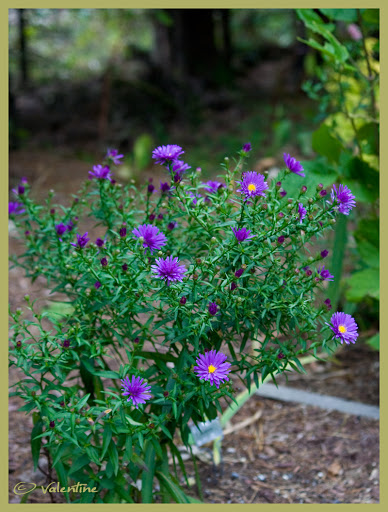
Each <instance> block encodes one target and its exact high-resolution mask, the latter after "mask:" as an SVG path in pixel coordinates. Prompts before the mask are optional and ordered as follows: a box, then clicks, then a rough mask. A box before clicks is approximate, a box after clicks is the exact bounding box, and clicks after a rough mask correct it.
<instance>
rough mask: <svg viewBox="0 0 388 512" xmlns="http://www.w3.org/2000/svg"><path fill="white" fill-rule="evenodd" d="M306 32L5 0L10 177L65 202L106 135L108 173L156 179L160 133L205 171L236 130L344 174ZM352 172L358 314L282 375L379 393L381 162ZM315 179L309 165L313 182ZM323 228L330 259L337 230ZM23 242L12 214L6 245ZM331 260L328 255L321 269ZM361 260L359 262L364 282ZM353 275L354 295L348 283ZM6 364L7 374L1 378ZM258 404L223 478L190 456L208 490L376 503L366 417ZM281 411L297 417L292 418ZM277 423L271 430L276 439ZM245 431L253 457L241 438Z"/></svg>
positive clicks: (19, 461) (211, 18)
mask: <svg viewBox="0 0 388 512" xmlns="http://www.w3.org/2000/svg"><path fill="white" fill-rule="evenodd" d="M321 11H330V10H329V9H326V10H320V11H315V13H316V14H317V15H318V16H319V17H320V19H321V20H322V21H323V22H324V23H326V24H330V23H331V24H333V25H335V33H336V35H337V37H338V38H339V39H340V40H341V41H343V42H344V44H347V45H348V48H350V49H351V48H352V46H351V45H352V44H356V43H354V41H353V39H352V36H351V33H349V30H348V28H349V23H350V21H351V20H353V17H352V16H353V15H350V14H349V15H348V14H346V13H345V14H343V15H342V17H341V16H339V17H338V16H337V17H335V16H334V18H333V14H332V15H331V17H330V13H328V12H326V13H322V12H321ZM331 11H335V10H331ZM342 11H346V10H342ZM349 11H355V10H349ZM371 11H373V10H371ZM354 16H355V18H354V19H357V16H356V15H354ZM372 17H373V16H372V13H371V14H370V19H372ZM377 18H378V16H377ZM333 19H334V21H333ZM374 23H375V22H374ZM367 28H368V35H369V37H370V40H372V38H374V39H378V36H379V34H378V29H376V28H375V25H373V23H372V22H370V25H368V26H367ZM310 36H311V32H310V31H309V30H308V29H307V28H306V25H305V24H304V23H302V21H301V20H300V18H299V17H298V16H297V13H296V11H295V10H287V9H276V10H275V9H274V10H268V9H257V10H248V9H207V10H202V9H198V10H194V9H176V10H174V9H166V10H153V9H131V10H116V9H111V10H110V9H79V10H73V9H10V10H9V52H10V58H9V84H10V88H9V91H10V96H9V135H10V137H9V142H10V155H9V164H10V180H9V184H10V189H11V188H14V187H15V185H16V184H17V183H18V181H19V180H20V178H21V177H27V179H28V181H29V183H30V184H31V187H32V196H35V198H44V197H46V195H47V192H48V190H50V189H55V191H56V200H57V202H58V203H62V204H66V205H67V204H69V202H70V194H74V193H76V192H77V190H78V188H79V187H80V185H81V183H82V182H83V181H84V180H85V179H86V178H87V176H88V171H89V170H90V169H91V167H92V166H93V165H95V164H97V163H100V162H101V160H102V158H103V156H104V155H105V152H106V149H107V148H108V147H110V148H118V149H119V151H120V153H124V155H125V158H124V164H123V165H122V166H120V168H119V169H118V171H117V176H116V179H118V180H119V181H121V182H122V183H125V182H126V181H128V180H129V179H131V178H134V179H135V180H136V181H138V182H144V181H145V180H147V179H148V178H149V177H153V179H154V182H156V184H158V183H159V179H162V178H163V177H164V172H163V168H161V167H160V166H155V165H153V162H152V161H151V153H152V149H153V148H154V147H156V146H158V145H161V144H179V145H180V146H182V147H183V148H184V149H185V161H186V162H187V163H188V164H189V165H191V166H192V167H193V168H195V167H201V168H202V173H203V178H204V180H206V179H210V178H215V177H216V176H217V174H219V173H221V168H220V165H219V164H220V162H222V160H223V158H224V157H225V156H229V157H231V158H232V157H234V156H235V155H236V152H237V151H238V150H240V148H241V147H242V145H243V144H244V143H245V142H251V144H252V147H253V150H252V152H251V154H250V159H249V167H250V169H251V170H257V171H259V172H263V171H269V173H270V176H271V177H273V176H276V172H277V170H278V169H279V168H281V167H283V166H284V163H283V153H284V152H287V153H291V154H292V156H294V157H296V158H297V159H300V160H302V161H303V162H305V161H306V162H311V164H310V167H309V172H311V173H312V171H314V170H315V169H318V171H320V172H321V173H322V175H324V174H325V173H326V172H327V173H334V174H333V176H335V177H337V176H341V177H342V176H346V173H345V171H342V168H343V167H344V166H345V164H346V159H345V158H343V159H342V160H341V161H340V158H339V156H338V161H336V162H334V161H333V160H332V159H331V153H332V152H333V147H334V150H335V152H337V153H338V155H340V154H344V153H346V151H345V149H346V150H347V151H348V152H349V153H350V155H351V156H354V155H356V154H357V153H355V152H354V150H353V148H352V147H351V144H349V147H347V148H342V147H341V146H339V144H338V142H336V141H334V142H335V144H334V146H333V140H332V139H330V136H329V135H330V134H329V135H328V133H327V132H325V131H324V130H323V131H322V130H321V132H318V135H314V133H316V132H317V131H318V130H319V129H320V127H322V123H323V122H324V120H325V117H326V115H327V114H326V112H325V105H324V102H323V101H320V96H319V93H320V91H319V88H318V86H319V83H320V78H319V77H320V73H323V72H325V70H327V66H328V65H327V62H324V61H323V59H322V55H321V53H319V52H317V51H315V50H313V49H311V48H309V47H308V46H307V45H306V44H304V43H302V42H301V41H300V40H299V39H304V40H306V39H308V38H309V37H310ZM298 38H299V39H298ZM373 52H374V54H377V58H378V51H377V50H375V49H374V50H373ZM306 83H309V84H310V85H309V88H308V87H306ZM307 90H309V91H310V92H311V94H310V95H308V94H306V92H307ZM314 94H315V95H316V97H315V98H314ZM368 134H369V132H368ZM317 139H319V141H320V142H321V145H319V144H318V143H317ZM365 140H366V139H365ZM371 140H372V143H370V142H369V139H368V140H367V142H365V145H364V146H363V149H365V147H366V146H367V144H369V145H370V146H371V147H372V146H373V148H372V149H371V150H370V153H369V154H368V155H369V156H371V153H373V152H375V153H376V151H377V152H378V149H376V146H378V141H377V139H376V137H375V138H374V139H373V138H372V139H371ZM322 144H324V146H325V147H323V148H322ZM349 148H350V149H349ZM318 149H319V150H320V151H318ZM341 152H342V153H341ZM366 152H367V151H366ZM372 156H373V155H372ZM334 167H335V172H336V173H337V174H336V173H335V172H334V170H333V168H334ZM357 169H358V168H357ZM372 171H373V172H372ZM355 173H356V176H354V175H352V176H351V179H352V180H353V181H351V182H349V186H350V188H351V189H352V190H353V191H354V190H355V188H354V187H358V188H357V193H356V192H355V193H356V196H357V200H358V198H359V195H360V194H364V196H363V201H364V202H361V199H360V202H359V201H358V202H357V212H355V213H354V212H352V216H351V219H350V221H349V223H348V225H347V226H346V225H343V226H342V229H343V230H345V232H347V233H348V240H347V246H346V248H345V247H342V249H343V251H344V252H343V254H342V261H343V268H342V269H340V273H339V275H340V276H341V272H342V278H343V279H342V283H341V289H340V290H339V291H338V290H337V291H336V294H337V295H336V303H337V306H338V307H337V308H336V309H335V310H340V311H345V312H347V313H349V314H353V315H354V316H355V318H356V321H357V322H358V324H359V325H360V337H359V339H358V341H357V345H356V346H354V347H344V348H343V350H340V351H339V353H337V354H336V357H334V358H332V359H331V360H330V361H329V362H328V363H325V364H321V363H313V364H312V365H309V367H308V376H307V379H306V378H302V377H300V376H295V379H294V380H292V379H291V385H293V386H295V387H299V388H302V389H311V390H314V391H318V392H326V393H328V394H332V395H337V396H342V397H343V398H347V399H353V400H358V401H360V402H364V403H370V404H378V372H379V361H378V359H379V358H378V352H377V351H373V350H372V348H370V345H368V344H367V342H368V341H370V340H371V339H374V340H375V343H374V346H375V347H376V336H377V337H378V330H379V295H378V284H377V291H376V285H375V282H373V280H372V279H371V278H370V276H371V275H372V274H373V277H375V275H376V272H377V276H378V271H376V267H377V269H378V264H379V263H378V244H379V240H378V239H379V235H378V172H377V171H375V170H373V169H372V170H370V169H369V168H366V167H365V168H364V167H360V168H359V169H358V170H357V172H356V171H355ZM357 173H358V174H357ZM373 173H375V174H373ZM318 177H319V173H318V172H317V173H316V174H313V178H312V179H311V183H312V184H313V185H314V186H315V185H316V184H317V183H319V179H318ZM314 179H316V181H315V182H314V181H313V180H314ZM341 179H342V178H341ZM333 181H334V180H333ZM341 182H342V181H341ZM372 182H373V183H374V184H375V189H373V190H372V191H369V190H368V187H367V185H366V183H372ZM301 184H302V183H301ZM289 192H290V191H289ZM368 192H370V193H369V195H368ZM10 197H13V196H12V194H11V196H10ZM11 200H15V199H14V198H12V199H11ZM353 213H354V215H353ZM357 216H358V217H357ZM371 219H372V220H371ZM362 223H364V224H362ZM361 227H362V228H363V229H361ZM339 233H340V231H339ZM365 233H367V235H366V234H365ZM371 237H372V238H373V239H371ZM322 242H323V244H322V249H323V248H325V247H327V248H328V249H329V250H330V258H331V256H332V254H333V253H335V243H336V242H335V232H332V233H330V234H329V235H328V236H327V238H326V239H325V240H323V241H322V240H321V243H322ZM333 249H334V250H333ZM21 250H22V244H21V242H20V241H19V240H17V239H16V238H15V236H14V232H13V231H12V225H11V228H10V252H19V253H20V251H21ZM320 250H321V249H320ZM330 258H328V260H330ZM333 265H334V262H333V261H332V260H330V261H328V265H327V266H328V267H329V268H330V269H331V270H333ZM365 271H366V272H369V274H368V273H367V274H365V275H366V276H367V277H364V278H363V279H362V280H360V278H359V274H360V272H365ZM333 273H334V271H333ZM356 274H358V281H357V279H355V280H354V281H355V284H354V285H353V288H350V291H351V292H352V294H353V295H352V294H351V293H349V284H348V283H350V278H351V277H352V276H354V275H356ZM335 275H336V276H337V273H335ZM356 277H357V276H356ZM377 280H378V277H377ZM338 281H341V280H340V279H338ZM38 285H39V287H41V288H43V287H44V285H43V283H39V282H36V283H35V285H34V289H32V288H31V284H30V283H29V282H28V280H27V279H26V278H25V277H24V276H23V275H22V273H21V269H13V270H12V271H11V273H10V304H11V307H17V306H19V305H20V304H21V303H22V301H23V296H24V294H26V293H30V294H31V296H33V294H34V293H35V292H36V293H37V294H40V293H41V291H42V290H41V288H39V290H38V289H37V288H38ZM46 292H48V291H47V290H46V289H43V292H42V296H43V300H46V299H45V298H46ZM325 293H326V290H325ZM333 293H334V292H333ZM333 300H334V299H333ZM372 345H373V344H372ZM377 346H378V344H377ZM17 378H18V376H17V375H16V374H12V375H11V380H12V381H15V380H16V379H17ZM282 383H284V382H282ZM19 405H20V404H16V403H14V402H12V403H11V404H10V407H11V409H10V410H11V411H12V416H13V418H16V419H17V421H16V423H17V424H18V425H19V426H18V427H17V428H16V429H14V430H13V431H12V432H11V435H12V437H11V444H12V445H13V447H14V448H15V450H13V455H12V459H11V472H13V473H14V474H13V475H12V478H13V480H14V481H15V483H16V482H17V481H20V473H21V471H23V469H24V468H25V467H30V469H31V461H30V455H29V448H28V450H27V446H26V443H28V435H29V428H30V427H29V425H27V422H25V421H24V420H25V416H24V414H23V413H21V412H19V411H17V410H16V409H17V407H18V406H19ZM259 406H260V407H262V406H263V408H265V414H264V413H263V419H262V420H261V422H258V423H257V424H255V425H252V428H251V429H247V430H245V431H243V433H241V432H240V433H236V434H234V435H233V436H232V438H230V442H229V441H228V444H227V445H226V446H227V453H228V454H229V459H230V460H229V465H228V460H227V458H228V457H226V466H225V473H224V474H223V475H221V476H222V478H221V477H219V475H218V476H217V475H215V474H214V472H213V471H211V470H210V468H208V467H207V466H206V465H202V466H201V469H200V470H201V475H202V477H203V481H204V482H207V484H205V485H204V487H206V486H207V491H208V492H209V494H208V495H207V496H206V498H207V500H208V501H211V502H220V503H225V502H245V503H247V502H255V503H266V502H272V503H273V502H294V503H295V502H298V501H299V502H307V503H308V502H333V503H338V502H364V503H365V502H377V501H378V499H379V498H378V480H377V479H378V425H377V422H374V421H372V420H360V419H359V418H357V417H354V418H353V417H349V416H342V415H340V414H337V413H331V414H327V413H323V412H319V411H317V410H315V409H314V408H312V409H309V411H307V412H306V411H305V410H304V408H303V407H302V406H299V405H290V404H288V405H287V404H286V405H283V406H282V407H281V406H279V407H278V404H276V405H274V404H273V403H272V402H270V401H266V400H260V401H259V400H258V399H257V400H255V403H253V402H249V404H247V405H246V406H245V409H243V410H242V411H241V415H240V416H239V419H241V418H246V417H251V416H252V415H253V414H254V412H255V410H256V409H257V407H259ZM278 409H279V410H278ZM311 411H312V412H311ZM290 416H295V417H297V422H296V423H297V424H296V426H295V422H294V423H293V424H292V425H291V424H290V422H289V418H290ZM304 416H306V418H304ZM19 429H20V430H19ZM287 429H288V430H292V432H291V433H290V432H288V430H287ZM349 429H350V430H351V431H352V432H350V430H349ZM279 432H280V434H279ZM301 432H302V433H305V435H306V440H307V441H305V438H304V437H299V435H300V433H301ZM274 433H278V434H279V436H280V438H279V439H278V440H276V439H275V442H274V439H273V436H274V435H275V434H274ZM282 433H285V434H284V435H285V437H284V438H282V437H281V436H282V435H283V434H282ZM276 435H277V434H276ZM276 435H275V437H276ZM288 435H289V437H287V436H288ZM293 435H294V437H292V436H293ZM271 436H272V437H271ZM334 438H335V440H336V444H335V443H334ZM317 443H318V444H319V446H320V447H321V448H320V449H321V452H322V453H324V454H325V457H324V458H322V461H323V460H324V462H322V464H321V465H320V463H318V462H317V461H316V460H315V459H316V453H317ZM253 444H255V446H256V445H257V450H256V451H257V453H259V452H260V453H259V455H258V456H257V457H256V455H255V454H253V452H252V450H251V449H250V448H249V449H248V448H247V447H250V446H252V445H253ZM334 444H335V446H334ZM322 447H323V448H322ZM368 448H369V451H368ZM23 450H24V451H23ZM321 452H320V453H321ZM321 455H322V454H321ZM326 455H327V457H326ZM251 457H254V458H255V457H256V459H254V460H252V459H251ZM291 459H292V460H294V461H296V462H295V464H294V465H293V466H292V465H290V464H289V461H290V460H291ZM313 459H314V466H313V470H314V474H313V475H312V474H311V460H313ZM236 461H237V462H236ZM338 461H339V462H338ZM337 463H338V464H340V468H339V469H338V464H337ZM266 464H267V468H266V467H265V465H266ZM336 464H337V465H336ZM322 466H325V468H326V469H325V470H324V474H323V473H322V471H321V469H322ZM263 467H264V468H265V469H266V471H264V469H263ZM272 468H275V469H274V470H273V469H272ZM330 468H331V469H330ZM30 469H29V470H28V471H30ZM30 473H31V471H30ZM264 473H265V475H264V476H265V478H266V479H267V480H265V479H264V480H263V478H262V477H263V474H264ZM236 475H237V476H236ZM290 475H292V476H290ZM322 475H323V476H322ZM38 476H39V475H38ZM29 477H31V474H29ZM40 477H42V478H44V477H43V476H42V474H41V475H40ZM26 478H27V476H26ZM288 478H289V479H291V482H286V480H287V479H288ZM26 481H28V478H27V480H26ZM282 486H283V487H284V488H283V487H282ZM286 487H287V489H286ZM247 488H248V489H249V492H248V493H247V491H246V489H247ZM274 489H277V490H279V493H276V495H275V494H274ZM289 489H291V491H290V490H289ZM305 489H308V492H307V491H306V494H305V495H304V494H303V492H304V490H305ZM233 492H234V493H235V494H234V495H233ZM244 493H245V494H244ZM10 496H12V498H14V496H13V494H12V493H11V494H10ZM237 496H238V500H239V501H238V500H237ZM241 497H242V498H241ZM41 499H42V496H37V497H36V501H39V500H40V501H41ZM43 499H44V498H43ZM48 499H49V498H48V497H47V500H48ZM241 499H243V501H241Z"/></svg>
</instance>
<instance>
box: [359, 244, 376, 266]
mask: <svg viewBox="0 0 388 512" xmlns="http://www.w3.org/2000/svg"><path fill="white" fill-rule="evenodd" d="M357 251H358V254H359V255H360V256H361V258H362V259H363V260H364V261H365V263H367V265H368V266H369V267H372V268H380V253H379V249H378V248H377V247H375V246H374V245H372V244H371V243H370V242H368V241H367V240H361V241H360V242H359V243H358V244H357Z"/></svg>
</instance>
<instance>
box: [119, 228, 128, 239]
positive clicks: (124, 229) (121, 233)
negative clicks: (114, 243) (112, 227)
mask: <svg viewBox="0 0 388 512" xmlns="http://www.w3.org/2000/svg"><path fill="white" fill-rule="evenodd" d="M119 235H120V236H121V238H124V237H125V236H126V235H127V228H124V227H122V228H120V231H119Z"/></svg>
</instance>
